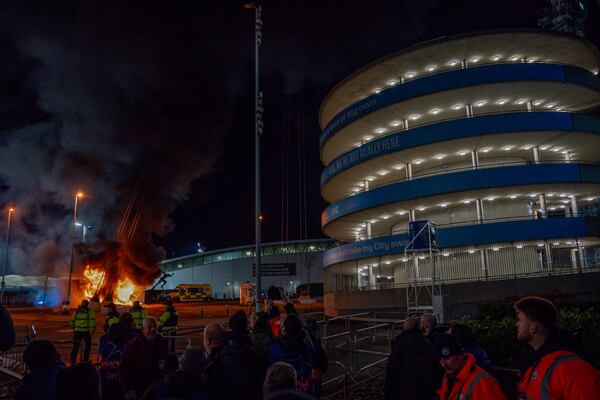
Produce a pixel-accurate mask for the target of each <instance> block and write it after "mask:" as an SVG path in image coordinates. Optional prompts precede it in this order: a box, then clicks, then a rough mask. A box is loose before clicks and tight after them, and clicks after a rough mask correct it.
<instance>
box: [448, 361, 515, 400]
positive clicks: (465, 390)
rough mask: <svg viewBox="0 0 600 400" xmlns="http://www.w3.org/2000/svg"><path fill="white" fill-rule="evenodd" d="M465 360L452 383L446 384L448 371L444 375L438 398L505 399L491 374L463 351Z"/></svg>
mask: <svg viewBox="0 0 600 400" xmlns="http://www.w3.org/2000/svg"><path fill="white" fill-rule="evenodd" d="M465 355H466V356H467V361H466V362H465V365H464V366H463V368H462V369H461V370H460V372H459V373H458V375H456V378H454V384H453V385H452V387H451V388H450V387H449V386H448V373H446V374H445V375H444V379H443V381H442V387H441V388H440V389H439V390H438V395H439V397H440V400H479V399H482V400H506V397H505V396H504V393H502V389H500V385H499V384H498V382H497V381H496V379H494V377H493V376H491V375H490V374H488V373H487V372H485V371H484V370H483V369H481V368H479V367H478V366H477V365H476V361H475V357H473V356H472V355H471V354H469V353H465Z"/></svg>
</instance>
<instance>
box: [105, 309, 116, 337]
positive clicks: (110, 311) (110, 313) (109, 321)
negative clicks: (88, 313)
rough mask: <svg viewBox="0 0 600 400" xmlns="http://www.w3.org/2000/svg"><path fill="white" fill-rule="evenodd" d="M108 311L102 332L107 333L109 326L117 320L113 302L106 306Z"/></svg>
mask: <svg viewBox="0 0 600 400" xmlns="http://www.w3.org/2000/svg"><path fill="white" fill-rule="evenodd" d="M107 308H108V313H107V314H106V321H105V322H104V333H108V330H109V329H110V327H111V326H113V325H114V324H116V323H117V322H119V312H118V311H117V306H116V305H115V303H110V304H109V305H108V306H107Z"/></svg>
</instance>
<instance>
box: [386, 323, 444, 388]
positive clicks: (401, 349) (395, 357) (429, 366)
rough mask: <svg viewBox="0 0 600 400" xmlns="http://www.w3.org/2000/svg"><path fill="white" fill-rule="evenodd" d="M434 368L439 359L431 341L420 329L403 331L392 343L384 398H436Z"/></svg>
mask: <svg viewBox="0 0 600 400" xmlns="http://www.w3.org/2000/svg"><path fill="white" fill-rule="evenodd" d="M435 368H436V360H435V359H434V357H433V350H432V345H431V343H430V342H429V340H427V338H426V337H425V336H424V335H423V334H422V333H421V332H420V331H419V330H418V329H412V330H409V331H404V332H402V333H401V334H400V336H398V337H397V338H396V339H395V340H394V343H393V344H392V352H391V354H390V358H389V360H388V366H387V375H386V379H385V399H386V400H396V399H398V400H399V399H406V400H409V399H410V400H413V399H414V400H416V399H419V400H421V399H422V400H429V399H434V398H435V385H434V381H435Z"/></svg>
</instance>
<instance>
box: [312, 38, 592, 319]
mask: <svg viewBox="0 0 600 400" xmlns="http://www.w3.org/2000/svg"><path fill="white" fill-rule="evenodd" d="M599 64H600V57H599V53H598V50H597V49H596V48H595V47H594V46H593V45H591V44H590V43H589V42H587V41H586V40H584V39H581V38H579V37H575V36H569V35H564V34H558V33H553V32H546V31H502V32H485V33H477V34H469V35H462V36H458V37H451V38H441V39H437V40H433V41H429V42H426V43H423V44H419V45H416V46H414V47H411V48H409V49H406V50H404V51H401V52H398V53H395V54H392V55H389V56H387V57H385V58H383V59H380V60H377V61H375V62H373V63H372V64H370V65H367V66H366V67H364V68H362V69H360V70H359V71H357V72H355V73H353V74H352V75H350V76H349V77H347V78H346V79H345V80H343V81H342V82H341V83H339V84H338V85H337V86H336V87H335V88H334V89H333V90H332V91H331V92H330V93H329V94H328V95H327V97H326V98H325V100H324V101H323V103H322V105H321V109H320V115H319V118H320V124H321V128H322V133H321V136H320V154H321V161H322V163H323V165H324V166H325V168H324V170H323V172H322V175H321V193H322V197H323V198H324V199H325V200H326V201H327V202H328V203H329V206H328V207H327V208H326V210H325V211H324V212H323V214H322V229H323V232H324V233H325V234H326V235H327V236H329V237H331V238H333V239H335V240H337V241H341V242H343V243H342V244H341V245H339V246H337V247H333V248H331V249H329V250H327V251H326V252H325V254H324V257H323V258H324V261H323V263H324V268H325V271H324V284H325V291H326V299H325V300H326V307H329V308H334V309H335V308H337V309H341V308H362V307H391V306H394V307H395V306H402V305H404V306H406V305H407V303H406V301H408V300H404V299H406V297H405V296H403V295H401V294H399V291H402V290H404V291H408V290H409V288H411V287H416V286H420V285H421V286H427V285H431V283H432V281H433V280H434V279H433V278H432V269H433V268H432V265H435V270H434V271H436V272H435V275H434V276H435V280H436V281H437V282H438V283H439V284H441V285H442V287H443V290H444V291H445V292H446V293H449V294H450V297H451V299H450V300H451V301H453V299H452V297H453V296H454V297H455V298H456V297H461V296H462V297H464V293H465V291H471V292H477V290H476V289H481V290H483V291H482V292H481V293H480V295H479V297H478V298H473V299H471V300H473V301H479V300H481V299H484V298H486V296H487V298H493V297H494V296H496V297H498V296H503V295H510V294H515V293H516V292H514V291H511V290H512V289H511V288H513V289H514V288H519V287H528V288H529V289H528V290H530V291H531V290H537V289H539V291H547V290H550V289H551V288H552V287H553V286H554V287H556V290H558V291H560V290H563V289H564V290H565V291H570V290H571V289H573V290H575V289H574V288H576V287H578V288H579V289H581V288H582V287H585V286H586V284H585V283H586V282H592V281H595V282H596V285H597V283H598V274H593V273H592V272H595V271H596V270H599V269H600V238H599V235H600V224H599V223H598V222H599V221H598V210H599V207H598V197H599V196H600V163H599V162H600V117H599V114H598V109H599V106H600V80H599V78H598V70H599V68H600V67H599ZM420 220H428V221H432V222H434V223H435V224H436V225H437V228H438V229H437V239H438V250H439V251H437V252H434V253H432V254H431V255H429V254H415V255H411V254H410V253H406V252H405V246H406V244H407V241H408V236H407V229H408V226H409V223H410V222H411V221H420ZM588 272H590V274H586V273H588ZM557 276H559V277H560V278H556V277H557ZM575 276H577V277H575ZM582 276H583V278H581V277H582ZM548 277H550V280H548V279H547V278H548ZM521 278H522V279H521ZM525 278H530V279H529V280H528V281H527V284H526V285H525V286H521V283H520V282H521V281H524V280H525ZM569 280H572V281H573V282H571V283H569V282H570V281H569ZM575 281H577V282H580V281H581V282H583V283H582V284H581V283H576V282H575ZM490 282H495V284H494V285H490V284H489V283H490ZM514 282H519V283H514ZM561 282H564V287H560V284H559V283H561ZM474 283H475V284H474ZM452 285H458V286H456V287H457V288H458V287H460V288H461V289H460V290H459V291H454V292H453V291H452V288H451V286H452ZM461 285H462V286H461ZM596 287H597V286H596ZM501 288H504V289H501ZM536 288H537V289H536ZM388 289H389V290H388ZM515 290H517V289H515ZM582 290H583V289H582ZM467 297H468V296H467Z"/></svg>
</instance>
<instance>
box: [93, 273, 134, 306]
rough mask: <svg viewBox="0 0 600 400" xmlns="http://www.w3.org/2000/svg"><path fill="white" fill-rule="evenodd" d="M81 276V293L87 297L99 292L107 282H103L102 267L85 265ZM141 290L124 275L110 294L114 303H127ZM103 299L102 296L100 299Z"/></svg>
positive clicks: (104, 274)
mask: <svg viewBox="0 0 600 400" xmlns="http://www.w3.org/2000/svg"><path fill="white" fill-rule="evenodd" d="M83 276H84V279H85V284H84V286H83V294H84V296H85V297H86V298H87V299H91V298H92V297H94V296H96V295H98V294H99V291H100V289H101V288H102V287H103V286H105V285H107V284H109V283H108V282H105V277H106V271H104V270H103V269H102V268H98V267H92V266H91V265H87V266H86V267H85V269H84V270H83ZM142 290H143V288H142V287H138V286H137V285H135V284H134V283H133V282H132V281H131V279H129V278H127V277H125V278H121V279H119V280H118V281H117V284H116V285H115V289H114V292H113V294H112V301H113V303H115V304H123V305H128V304H131V302H132V301H133V300H135V299H137V298H138V294H139V292H141V291H142ZM102 300H104V299H103V298H101V299H100V301H102Z"/></svg>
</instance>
